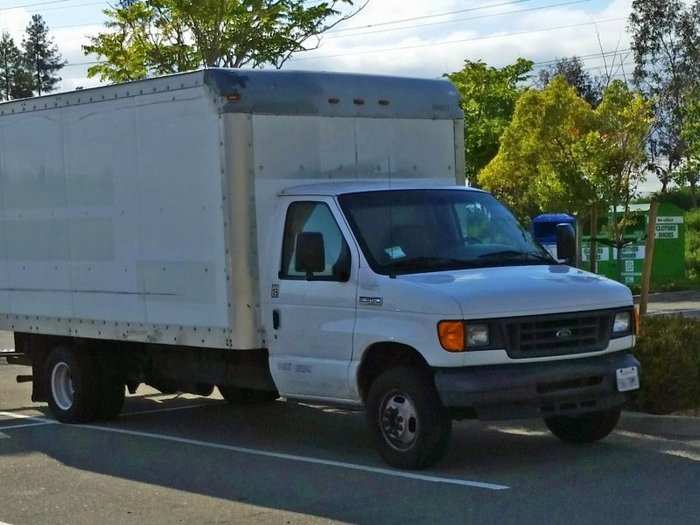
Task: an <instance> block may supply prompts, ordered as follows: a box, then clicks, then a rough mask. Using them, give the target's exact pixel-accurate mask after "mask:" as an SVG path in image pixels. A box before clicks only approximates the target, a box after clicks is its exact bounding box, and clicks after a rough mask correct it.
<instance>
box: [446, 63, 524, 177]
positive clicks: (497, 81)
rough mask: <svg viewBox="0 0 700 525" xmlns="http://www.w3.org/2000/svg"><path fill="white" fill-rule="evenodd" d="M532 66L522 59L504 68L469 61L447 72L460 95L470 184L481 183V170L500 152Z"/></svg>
mask: <svg viewBox="0 0 700 525" xmlns="http://www.w3.org/2000/svg"><path fill="white" fill-rule="evenodd" d="M532 65H533V63H532V62H531V61H529V60H525V59H523V58H519V59H518V60H517V61H516V62H515V63H514V64H511V65H508V66H505V67H503V68H496V67H490V66H487V65H486V64H484V63H483V62H481V61H476V62H472V61H470V60H466V61H465V63H464V67H463V68H462V69H461V70H460V71H456V72H454V73H450V74H448V75H446V76H447V78H449V79H450V80H451V81H452V83H453V84H454V85H455V87H456V88H457V90H458V91H459V94H460V97H461V107H462V110H463V111H464V148H465V153H466V154H465V158H466V161H465V171H466V173H465V175H466V179H467V181H469V182H470V183H471V184H477V183H478V180H479V179H478V176H479V173H480V172H481V170H482V169H483V168H484V167H485V166H486V165H487V164H488V163H489V162H490V161H491V159H493V157H494V156H495V155H496V153H498V148H499V145H500V139H501V135H502V134H503V131H504V130H505V129H506V127H507V126H508V124H510V121H511V118H512V116H513V111H514V110H515V103H516V101H517V100H518V97H520V95H521V94H522V93H523V91H524V88H523V87H522V84H523V82H524V81H525V80H527V78H528V73H529V72H530V71H532Z"/></svg>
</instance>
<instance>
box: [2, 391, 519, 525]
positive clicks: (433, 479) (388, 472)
mask: <svg viewBox="0 0 700 525" xmlns="http://www.w3.org/2000/svg"><path fill="white" fill-rule="evenodd" d="M222 404H223V403H222ZM212 405H213V403H202V404H198V405H188V406H186V407H171V408H164V409H155V410H149V411H143V412H130V413H125V414H123V415H124V416H132V415H138V414H143V413H154V412H168V411H173V410H186V409H194V408H200V407H203V406H212ZM0 416H6V417H10V418H14V419H30V420H33V421H35V423H28V424H24V425H15V426H14V427H0V430H6V429H8V428H25V427H29V426H39V425H52V424H56V423H57V421H53V420H50V419H44V418H39V417H33V416H27V415H25V414H14V413H12V412H0ZM72 427H77V428H85V429H90V430H99V431H102V432H111V433H114V434H123V435H128V436H137V437H144V438H151V439H160V440H162V441H170V442H173V443H181V444H185V445H194V446H199V447H207V448H213V449H218V450H228V451H231V452H237V453H240V454H249V455H253V456H261V457H267V458H273V459H282V460H287V461H297V462H300V463H308V464H312V465H324V466H328V467H338V468H345V469H348V470H356V471H360V472H369V473H372V474H380V475H384V476H393V477H397V478H404V479H411V480H416V481H426V482H430V483H443V484H447V485H458V486H462V487H474V488H480V489H486V490H508V489H510V487H508V486H506V485H498V484H495V483H484V482H481V481H470V480H465V479H459V478H446V477H441V476H429V475H426V474H417V473H414V472H404V471H400V470H392V469H388V468H380V467H371V466H369V465H360V464H357V463H346V462H344V461H334V460H330V459H322V458H315V457H311V456H299V455H296V454H285V453H283V452H272V451H269V450H260V449H254V448H247V447H237V446H234V445H224V444H221V443H211V442H209V441H200V440H198V439H189V438H182V437H177V436H168V435H165V434H155V433H152V432H139V431H137V430H127V429H122V428H114V427H103V426H98V425H72ZM0 525H3V524H2V522H0Z"/></svg>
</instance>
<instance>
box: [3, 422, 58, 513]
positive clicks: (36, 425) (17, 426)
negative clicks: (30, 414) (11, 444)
mask: <svg viewBox="0 0 700 525" xmlns="http://www.w3.org/2000/svg"><path fill="white" fill-rule="evenodd" d="M47 425H58V421H37V422H36V423H25V424H23V425H10V426H8V427H4V426H2V425H0V431H3V432H4V431H5V430H15V429H18V428H30V427H45V426H47ZM0 525H2V524H0Z"/></svg>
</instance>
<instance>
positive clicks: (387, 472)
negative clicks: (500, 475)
mask: <svg viewBox="0 0 700 525" xmlns="http://www.w3.org/2000/svg"><path fill="white" fill-rule="evenodd" d="M76 426H78V427H79V428H86V429H90V430H99V431H102V432H111V433H114V434H123V435H127V436H136V437H143V438H150V439H159V440H162V441H170V442H172V443H180V444H184V445H194V446H198V447H206V448H212V449H218V450H228V451H230V452H237V453H239V454H248V455H253V456H261V457H267V458H273V459H281V460H287V461H297V462H299V463H308V464H312V465H324V466H328V467H336V468H344V469H348V470H355V471H361V472H369V473H372V474H380V475H384V476H393V477H397V478H404V479H411V480H416V481H426V482H430V483H442V484H448V485H459V486H462V487H474V488H480V489H486V490H508V489H510V487H508V486H506V485H498V484H495V483H484V482H481V481H470V480H465V479H459V478H448V477H441V476H429V475H426V474H417V473H413V472H404V471H400V470H391V469H388V468H380V467H371V466H369V465H361V464H357V463H346V462H344V461H334V460H330V459H322V458H315V457H311V456H299V455H296V454H286V453H283V452H272V451H269V450H261V449H255V448H247V447H238V446H235V445H224V444H222V443H212V442H209V441H200V440H198V439H189V438H183V437H177V436H169V435H166V434H155V433H153V432H140V431H137V430H127V429H123V428H114V427H103V426H98V425H76Z"/></svg>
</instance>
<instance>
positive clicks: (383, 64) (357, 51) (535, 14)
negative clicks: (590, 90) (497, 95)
mask: <svg viewBox="0 0 700 525" xmlns="http://www.w3.org/2000/svg"><path fill="white" fill-rule="evenodd" d="M555 3H563V2H555ZM378 4H381V6H382V7H381V10H382V11H383V12H385V14H384V15H382V16H381V18H380V17H379V16H377V17H376V18H375V17H374V15H373V14H372V13H370V12H369V10H368V11H367V12H363V13H360V14H359V15H358V16H357V17H356V18H355V19H354V20H352V25H353V27H358V26H359V27H361V26H363V25H371V24H372V22H373V20H392V19H394V20H395V19H397V18H407V17H409V16H411V15H408V16H405V15H404V11H403V10H402V7H401V6H405V5H406V3H405V2H397V1H395V0H390V1H387V2H384V1H383V2H380V3H378ZM412 5H413V6H414V7H417V6H420V5H423V4H422V3H419V2H415V3H413V4H412ZM450 5H452V7H455V6H457V5H459V4H456V3H451V4H450ZM463 5H464V4H462V6H463ZM583 6H585V4H581V3H579V4H574V5H569V6H562V7H558V8H552V9H542V10H531V11H524V12H521V13H519V14H514V15H507V16H503V15H502V16H498V17H483V15H485V14H491V13H493V12H495V10H486V11H484V10H482V11H479V12H473V13H465V14H457V15H452V16H449V17H444V18H440V19H437V20H435V19H426V20H425V21H415V22H412V23H406V24H405V25H411V24H413V25H418V24H426V23H431V24H432V23H433V22H435V21H446V20H451V21H452V22H453V23H450V24H440V25H430V26H425V27H417V28H413V29H412V30H406V31H384V32H379V31H380V30H385V29H389V27H381V28H379V27H377V28H376V29H374V30H372V29H367V33H368V34H365V35H361V34H359V33H361V31H356V32H347V33H345V34H346V35H351V34H355V35H357V36H354V37H346V38H340V35H341V34H343V33H336V34H335V35H332V34H329V35H328V36H327V38H325V39H324V41H323V43H322V46H321V48H320V49H319V50H316V51H312V52H308V53H303V54H300V55H298V57H297V60H293V61H291V62H290V67H294V68H298V69H304V68H310V69H328V70H350V71H358V72H361V71H366V72H372V73H394V74H407V75H419V76H429V77H435V76H439V75H441V74H442V73H444V72H447V71H454V70H456V69H459V68H460V67H461V64H462V62H463V60H464V59H467V58H468V59H470V60H479V59H480V60H484V61H485V62H487V63H489V64H494V65H505V64H507V63H510V62H513V61H514V60H515V59H516V58H517V57H526V58H530V59H532V60H535V61H541V60H549V59H552V58H556V57H566V56H571V55H574V54H576V55H591V54H594V53H599V52H600V45H599V43H598V37H597V36H596V26H595V25H593V24H592V23H593V22H594V21H603V22H601V23H599V24H598V31H599V34H600V38H601V43H602V46H603V48H604V49H605V50H606V51H609V50H613V49H616V48H617V47H618V46H619V48H620V49H624V48H626V47H628V41H629V38H628V36H627V33H626V30H625V28H626V24H627V22H626V18H627V17H628V15H629V12H630V7H631V0H613V2H611V3H610V4H609V6H608V7H606V8H605V9H603V10H601V11H598V12H593V13H592V12H587V11H585V10H584V9H583ZM442 7H443V6H442V5H441V8H440V9H438V8H437V7H433V6H431V11H432V12H444V11H449V10H450V8H449V5H448V6H447V8H446V9H442ZM423 9H424V10H423V11H420V12H419V11H415V12H416V13H419V14H424V13H425V8H424V7H423ZM522 9H525V8H523V7H518V6H507V7H506V6H502V7H501V8H499V11H500V12H501V13H504V12H512V11H519V10H522ZM397 13H401V15H397ZM476 16H481V18H478V19H474V17H476ZM465 18H467V19H469V18H471V20H464V21H463V22H454V21H458V20H462V19H465ZM610 19H618V20H614V21H609V20H610ZM606 20H607V21H606ZM348 24H350V22H348ZM578 24H588V25H580V26H579V27H569V28H566V29H558V30H552V31H540V30H542V29H547V28H552V27H561V26H574V25H578ZM341 27H342V26H341ZM372 31H376V32H372ZM512 33H522V34H518V35H512ZM499 35H502V36H499ZM509 35H510V36H509ZM460 40H472V41H470V42H459V41H460ZM455 41H457V42H456V43H449V42H455ZM414 46H415V48H413V49H410V48H411V47H414ZM419 46H420V47H419ZM395 48H409V49H403V50H394V49H395ZM589 64H590V65H591V66H596V65H598V64H602V61H601V60H600V59H598V60H592V59H590V60H589Z"/></svg>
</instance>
